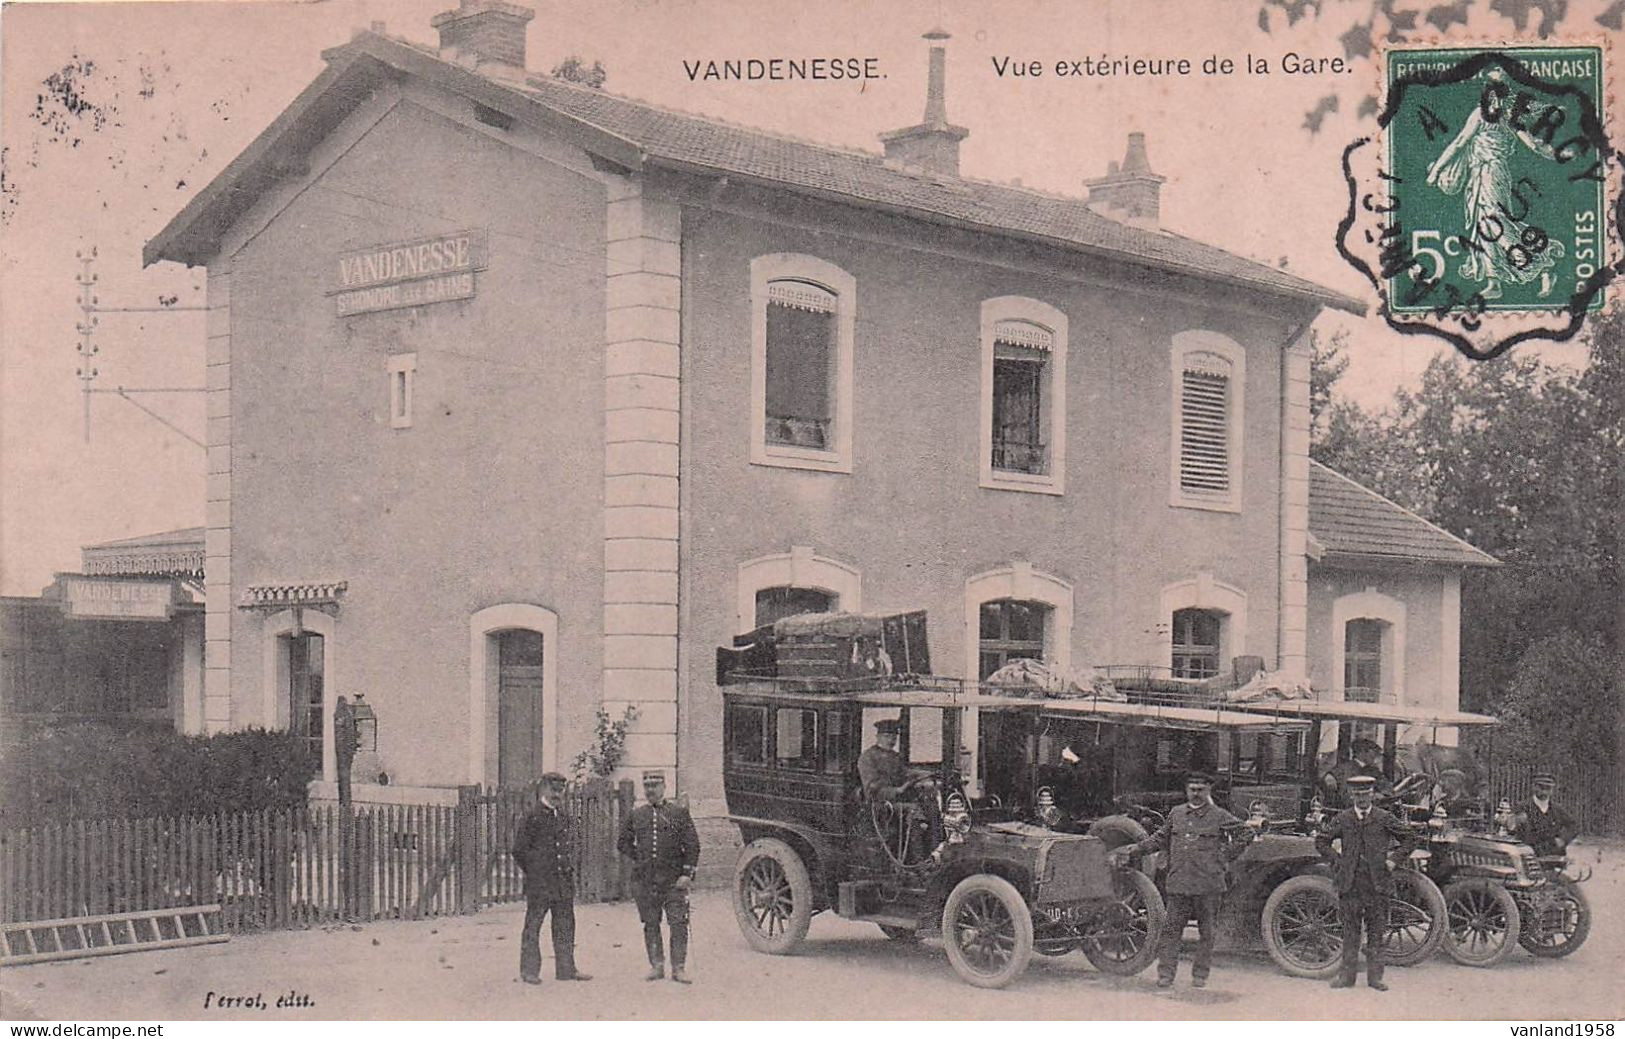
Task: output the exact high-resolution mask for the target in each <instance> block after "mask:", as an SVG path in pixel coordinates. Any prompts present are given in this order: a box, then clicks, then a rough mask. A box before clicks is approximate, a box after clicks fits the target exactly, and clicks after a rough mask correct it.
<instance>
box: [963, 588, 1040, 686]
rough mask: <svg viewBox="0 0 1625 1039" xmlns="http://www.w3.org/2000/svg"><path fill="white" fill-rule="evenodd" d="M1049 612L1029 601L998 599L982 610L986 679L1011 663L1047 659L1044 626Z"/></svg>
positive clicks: (982, 672) (982, 669)
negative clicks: (1023, 659) (1025, 659)
mask: <svg viewBox="0 0 1625 1039" xmlns="http://www.w3.org/2000/svg"><path fill="white" fill-rule="evenodd" d="M1049 612H1050V608H1049V606H1048V605H1046V604H1045V603H1041V602H1033V601H1030V600H1026V599H995V600H993V601H992V602H985V603H983V604H982V607H981V620H980V624H981V641H980V644H979V650H980V661H981V662H980V665H979V667H978V671H979V672H980V673H979V674H978V676H977V677H979V678H984V679H985V678H987V676H989V675H991V674H992V673H993V672H995V671H997V670H998V669H999V668H1001V667H1003V666H1004V665H1006V664H1008V663H1009V662H1010V661H1012V660H1020V659H1022V658H1027V659H1031V660H1043V659H1044V626H1045V624H1046V623H1047V622H1048V620H1049Z"/></svg>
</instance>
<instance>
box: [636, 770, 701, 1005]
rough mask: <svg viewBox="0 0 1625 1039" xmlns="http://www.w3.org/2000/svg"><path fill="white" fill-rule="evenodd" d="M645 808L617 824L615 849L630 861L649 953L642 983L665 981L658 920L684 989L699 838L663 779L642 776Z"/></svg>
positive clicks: (674, 971) (651, 773) (658, 772)
mask: <svg viewBox="0 0 1625 1039" xmlns="http://www.w3.org/2000/svg"><path fill="white" fill-rule="evenodd" d="M643 796H644V803H643V804H640V805H638V806H637V807H636V808H634V809H632V811H631V812H629V813H628V814H627V816H626V821H624V822H623V823H621V833H620V839H619V840H618V841H616V848H617V849H618V850H619V851H620V853H621V854H622V855H624V856H626V857H627V858H629V859H631V860H632V884H633V893H634V895H635V897H636V899H637V903H638V919H639V920H641V921H642V922H643V947H644V949H645V950H646V951H647V952H648V954H649V973H648V974H647V975H646V976H645V978H644V980H646V981H659V980H660V979H661V978H663V977H665V976H666V949H665V945H664V943H663V942H662V940H661V939H662V935H661V933H660V918H661V916H662V914H663V915H664V916H665V918H666V923H667V925H668V926H669V927H670V928H671V980H673V981H675V982H677V983H678V984H680V985H687V984H689V978H688V974H687V967H688V889H689V886H690V884H692V883H693V880H694V872H695V870H697V869H698V868H699V865H700V837H699V834H698V833H697V832H695V829H694V820H693V819H691V818H690V817H689V814H688V809H687V808H684V807H683V806H682V805H680V804H677V803H676V802H674V801H668V800H666V774H665V773H664V772H662V771H661V770H659V769H651V770H649V771H647V772H645V773H643Z"/></svg>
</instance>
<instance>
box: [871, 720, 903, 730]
mask: <svg viewBox="0 0 1625 1039" xmlns="http://www.w3.org/2000/svg"><path fill="white" fill-rule="evenodd" d="M902 727H903V723H902V722H900V721H898V720H897V719H896V718H882V719H880V720H879V721H877V722H875V731H876V732H897V731H898V730H899V729H901V728H902Z"/></svg>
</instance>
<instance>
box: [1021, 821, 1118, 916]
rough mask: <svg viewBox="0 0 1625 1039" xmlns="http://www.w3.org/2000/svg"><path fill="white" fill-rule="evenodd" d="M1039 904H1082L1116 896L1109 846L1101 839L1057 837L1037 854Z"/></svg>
mask: <svg viewBox="0 0 1625 1039" xmlns="http://www.w3.org/2000/svg"><path fill="white" fill-rule="evenodd" d="M1038 878H1039V880H1038V901H1039V902H1041V903H1054V902H1081V901H1086V900H1093V899H1107V898H1112V897H1113V896H1114V892H1113V887H1112V869H1111V866H1110V865H1109V864H1108V863H1107V862H1106V845H1105V843H1104V842H1102V841H1101V840H1100V839H1099V838H1098V837H1056V838H1053V839H1052V840H1050V841H1048V842H1046V843H1045V845H1044V846H1043V847H1042V848H1040V849H1039V853H1038Z"/></svg>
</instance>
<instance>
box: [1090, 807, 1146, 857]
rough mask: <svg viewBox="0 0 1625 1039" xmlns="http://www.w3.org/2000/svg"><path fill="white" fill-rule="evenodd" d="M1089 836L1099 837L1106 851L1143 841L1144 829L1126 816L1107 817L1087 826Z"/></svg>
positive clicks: (1144, 836)
mask: <svg viewBox="0 0 1625 1039" xmlns="http://www.w3.org/2000/svg"><path fill="white" fill-rule="evenodd" d="M1089 836H1091V837H1099V838H1100V840H1101V842H1102V843H1104V844H1105V845H1106V850H1107V851H1111V850H1113V849H1114V848H1121V847H1123V846H1124V845H1128V844H1138V843H1139V842H1141V841H1143V840H1145V838H1146V832H1145V827H1143V826H1141V825H1140V824H1139V823H1137V822H1135V821H1134V820H1133V819H1130V818H1129V817H1128V816H1126V815H1108V816H1105V817H1104V818H1101V819H1096V820H1095V821H1094V822H1092V823H1090V824H1089Z"/></svg>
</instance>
